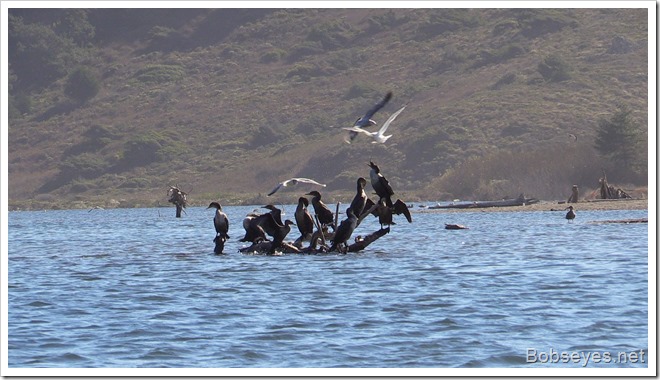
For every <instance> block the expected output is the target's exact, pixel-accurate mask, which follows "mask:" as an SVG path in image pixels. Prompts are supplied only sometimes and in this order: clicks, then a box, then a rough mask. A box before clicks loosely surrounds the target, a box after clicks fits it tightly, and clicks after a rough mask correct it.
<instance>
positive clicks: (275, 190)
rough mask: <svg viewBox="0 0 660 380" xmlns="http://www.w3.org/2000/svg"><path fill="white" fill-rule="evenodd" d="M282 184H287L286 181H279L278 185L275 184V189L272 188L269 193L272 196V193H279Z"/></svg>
mask: <svg viewBox="0 0 660 380" xmlns="http://www.w3.org/2000/svg"><path fill="white" fill-rule="evenodd" d="M282 186H286V185H285V184H284V182H280V183H278V184H277V186H275V188H274V189H273V190H271V191H270V193H268V196H271V195H273V194H275V193H277V190H279V189H280V188H281V187H282Z"/></svg>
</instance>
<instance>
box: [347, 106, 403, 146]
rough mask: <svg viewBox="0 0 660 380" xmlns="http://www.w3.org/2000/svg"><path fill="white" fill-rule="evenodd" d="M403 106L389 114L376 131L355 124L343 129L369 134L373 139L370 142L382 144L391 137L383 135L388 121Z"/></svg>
mask: <svg viewBox="0 0 660 380" xmlns="http://www.w3.org/2000/svg"><path fill="white" fill-rule="evenodd" d="M405 108H406V106H403V107H402V108H401V109H400V110H398V111H396V112H395V113H393V114H392V116H390V117H389V119H387V121H386V122H385V123H384V124H383V126H382V127H380V129H379V130H378V131H376V132H369V131H367V130H365V129H362V128H360V127H355V126H354V127H351V128H343V129H345V130H347V131H352V132H358V133H364V134H365V135H367V136H370V137H371V138H372V139H373V141H372V142H371V143H372V144H377V143H381V144H384V143H385V141H387V139H389V138H390V137H392V135H387V136H385V132H386V131H387V127H389V126H390V123H392V121H394V119H396V117H397V116H399V114H400V113H401V111H403V110H404V109H405Z"/></svg>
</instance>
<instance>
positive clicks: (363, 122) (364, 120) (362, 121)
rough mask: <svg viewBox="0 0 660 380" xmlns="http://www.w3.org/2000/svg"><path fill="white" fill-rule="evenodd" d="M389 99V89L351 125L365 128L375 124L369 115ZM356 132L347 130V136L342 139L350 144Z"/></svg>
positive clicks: (371, 115)
mask: <svg viewBox="0 0 660 380" xmlns="http://www.w3.org/2000/svg"><path fill="white" fill-rule="evenodd" d="M390 99H392V91H389V92H388V93H387V94H385V97H384V98H383V100H381V101H380V102H378V103H376V104H375V105H374V106H373V107H371V109H369V111H367V113H365V114H364V116H362V117H360V118H358V119H357V120H356V121H355V123H354V124H353V127H358V128H366V127H371V126H374V125H376V124H377V123H376V122H375V121H373V120H371V117H373V116H374V114H375V113H376V112H378V110H380V109H381V108H383V107H384V106H385V104H387V102H389V101H390ZM357 134H358V132H355V131H349V132H348V138H347V139H345V140H344V141H346V142H347V143H349V144H350V143H351V141H353V140H354V139H355V137H356V136H357Z"/></svg>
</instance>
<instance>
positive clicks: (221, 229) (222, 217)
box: [206, 202, 229, 240]
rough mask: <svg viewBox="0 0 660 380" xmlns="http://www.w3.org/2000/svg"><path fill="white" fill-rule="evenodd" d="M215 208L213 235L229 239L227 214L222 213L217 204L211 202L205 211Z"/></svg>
mask: <svg viewBox="0 0 660 380" xmlns="http://www.w3.org/2000/svg"><path fill="white" fill-rule="evenodd" d="M210 208H215V216H214V217H213V225H214V226H215V235H216V236H220V237H222V238H223V239H225V240H227V239H229V235H228V234H227V233H228V232H229V218H227V214H225V213H224V212H222V206H221V205H220V203H218V202H211V204H210V205H209V207H207V208H206V209H207V210H208V209H210Z"/></svg>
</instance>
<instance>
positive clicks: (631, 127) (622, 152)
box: [595, 105, 646, 169]
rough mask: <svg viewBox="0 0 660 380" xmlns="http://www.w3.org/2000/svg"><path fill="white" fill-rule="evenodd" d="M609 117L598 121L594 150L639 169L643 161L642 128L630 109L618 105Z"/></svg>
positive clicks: (627, 166) (643, 137)
mask: <svg viewBox="0 0 660 380" xmlns="http://www.w3.org/2000/svg"><path fill="white" fill-rule="evenodd" d="M617 108H618V109H617V111H616V112H614V114H613V115H612V117H611V118H609V119H605V118H603V119H601V120H600V121H599V122H598V131H597V134H596V141H595V148H596V150H597V151H598V152H599V153H600V154H601V155H603V156H604V157H607V158H609V159H611V160H613V161H615V163H617V164H621V165H623V166H624V167H625V168H630V169H640V168H641V167H642V166H643V164H644V162H645V159H644V158H645V155H644V152H645V149H644V145H643V143H644V142H645V140H646V139H645V134H644V129H643V128H641V126H640V125H639V124H638V123H637V122H635V120H634V119H633V117H632V110H630V109H629V108H628V107H627V106H625V105H618V106H617Z"/></svg>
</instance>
